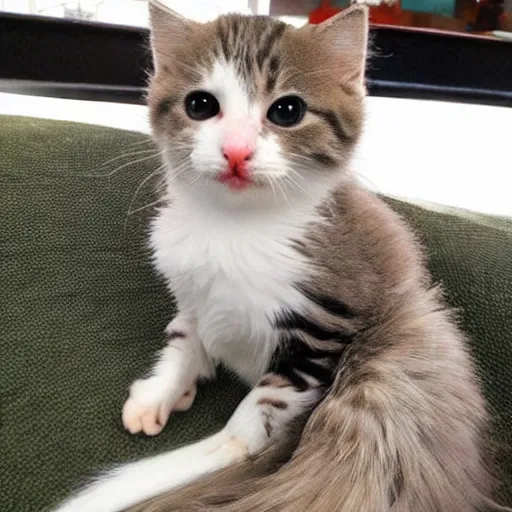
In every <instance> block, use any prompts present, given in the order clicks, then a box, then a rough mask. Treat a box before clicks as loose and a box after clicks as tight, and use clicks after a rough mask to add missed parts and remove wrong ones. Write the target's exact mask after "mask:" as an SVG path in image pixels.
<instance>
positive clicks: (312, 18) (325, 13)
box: [309, 0, 341, 24]
mask: <svg viewBox="0 0 512 512" xmlns="http://www.w3.org/2000/svg"><path fill="white" fill-rule="evenodd" d="M339 12H341V9H339V8H337V7H333V6H332V5H331V2H330V0H322V1H321V2H320V5H319V6H318V7H317V8H316V9H315V10H314V11H311V12H310V13H309V23H312V24H318V23H322V21H325V20H326V19H327V18H330V17H331V16H334V15H335V14H338V13H339Z"/></svg>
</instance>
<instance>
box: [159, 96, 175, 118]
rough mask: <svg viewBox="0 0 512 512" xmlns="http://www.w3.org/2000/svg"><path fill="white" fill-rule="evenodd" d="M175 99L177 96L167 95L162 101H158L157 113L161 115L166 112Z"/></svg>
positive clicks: (169, 109)
mask: <svg viewBox="0 0 512 512" xmlns="http://www.w3.org/2000/svg"><path fill="white" fill-rule="evenodd" d="M177 101H178V98H176V97H175V96H168V97H167V98H164V99H163V100H162V101H160V103H158V105H157V107H156V113H157V115H158V116H163V115H165V114H168V113H169V112H170V111H171V108H172V107H174V105H175V104H176V102H177Z"/></svg>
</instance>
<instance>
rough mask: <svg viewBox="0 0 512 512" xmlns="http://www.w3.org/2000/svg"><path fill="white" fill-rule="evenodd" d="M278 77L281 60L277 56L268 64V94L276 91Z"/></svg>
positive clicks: (273, 56)
mask: <svg viewBox="0 0 512 512" xmlns="http://www.w3.org/2000/svg"><path fill="white" fill-rule="evenodd" d="M278 75H279V59H278V58H277V56H276V55H272V57H270V60H269V63H268V77H267V83H266V90H267V94H269V93H271V92H272V91H273V90H274V89H275V87H276V82H277V78H278Z"/></svg>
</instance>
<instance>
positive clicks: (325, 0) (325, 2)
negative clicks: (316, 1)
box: [309, 0, 407, 25]
mask: <svg viewBox="0 0 512 512" xmlns="http://www.w3.org/2000/svg"><path fill="white" fill-rule="evenodd" d="M340 11H342V9H341V8H339V7H333V6H332V5H331V2H330V0H321V2H320V5H319V7H317V8H316V9H315V10H314V11H311V12H310V13H309V23H313V24H315V23H322V21H325V20H326V19H328V18H330V17H331V16H334V15H335V14H338V13H339V12H340ZM405 17H407V16H405ZM370 23H377V24H385V25H404V13H403V11H402V9H401V7H400V0H397V1H396V2H395V3H394V4H393V5H388V4H384V3H383V4H381V5H378V6H375V7H370Z"/></svg>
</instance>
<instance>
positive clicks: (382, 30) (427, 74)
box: [0, 0, 512, 215]
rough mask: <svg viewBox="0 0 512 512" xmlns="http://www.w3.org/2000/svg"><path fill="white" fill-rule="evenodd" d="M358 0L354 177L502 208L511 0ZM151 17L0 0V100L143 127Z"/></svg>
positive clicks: (127, 1) (133, 6)
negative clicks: (366, 21) (363, 24)
mask: <svg viewBox="0 0 512 512" xmlns="http://www.w3.org/2000/svg"><path fill="white" fill-rule="evenodd" d="M358 1H361V3H368V4H369V5H370V16H371V22H372V30H373V36H374V41H375V42H376V45H377V54H378V58H376V59H374V60H373V61H372V62H371V63H370V66H369V91H370V97H369V99H368V108H367V121H366V130H365V135H364V138H363V140H362V142H361V145H360V147H359V151H358V153H357V156H356V159H355V162H354V169H355V171H356V172H357V173H359V175H360V177H361V180H362V181H363V182H364V183H366V184H367V186H368V187H370V188H373V189H375V190H377V191H379V192H383V193H386V194H390V195H395V196H398V197H403V198H407V199H409V200H416V201H419V202H433V203H439V204H443V205H451V206H458V207H463V208H468V209H471V210H477V211H482V212H487V213H494V214H501V215H512V158H511V156H510V154H511V153H510V145H511V144H512V108H511V107H512V43H511V41H512V32H510V31H511V30H512V25H511V17H512V0H480V1H477V0H383V1H382V2H381V3H379V2H380V0H358ZM164 3H166V4H167V5H168V6H169V7H171V8H172V9H174V10H176V11H178V12H180V13H181V14H183V15H185V16H187V17H189V18H191V19H195V20H198V21H206V20H209V19H212V18H214V17H216V16H217V15H219V14H222V13H227V12H240V13H245V14H250V13H254V14H270V15H272V16H276V17H279V18H281V19H283V20H284V21H286V22H287V23H291V24H293V25H296V26H300V25H302V24H304V23H307V22H308V21H309V22H312V23H318V22H320V21H322V20H324V19H326V18H327V17H329V16H332V15H333V14H335V13H336V12H338V11H339V10H341V9H343V8H346V7H347V6H348V1H347V0H342V1H338V0H332V1H328V0H316V1H315V0H218V1H205V0H165V1H164ZM2 15H3V18H2ZM52 20H53V21H52ZM103 26H104V27H105V28H101V27H103ZM147 26H148V10H147V0H0V114H13V115H26V116H36V117H46V118H53V119H65V120H72V121H80V122H88V123H95V124H101V125H107V126H113V127H119V128H124V129H131V130H138V131H143V132H149V125H148V120H147V108H146V107H145V105H144V100H143V91H144V86H145V79H146V78H145V77H146V74H145V69H146V68H148V67H149V65H150V62H149V61H148V60H147V56H146V54H145V53H144V52H147V44H146V43H147V30H146V29H147ZM116 27H117V28H116ZM61 38H64V39H61ZM2 43H3V44H2ZM75 68H76V69H77V70H78V71H77V72H76V73H75V74H74V75H73V76H71V75H72V73H71V71H69V70H74V69H75ZM68 71H69V72H68ZM61 75H62V76H61ZM71 82H72V83H71ZM93 93H94V94H93ZM134 95H135V96H134Z"/></svg>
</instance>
